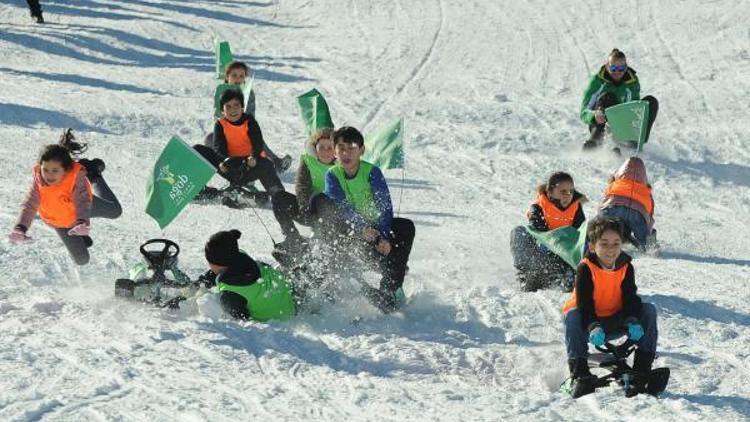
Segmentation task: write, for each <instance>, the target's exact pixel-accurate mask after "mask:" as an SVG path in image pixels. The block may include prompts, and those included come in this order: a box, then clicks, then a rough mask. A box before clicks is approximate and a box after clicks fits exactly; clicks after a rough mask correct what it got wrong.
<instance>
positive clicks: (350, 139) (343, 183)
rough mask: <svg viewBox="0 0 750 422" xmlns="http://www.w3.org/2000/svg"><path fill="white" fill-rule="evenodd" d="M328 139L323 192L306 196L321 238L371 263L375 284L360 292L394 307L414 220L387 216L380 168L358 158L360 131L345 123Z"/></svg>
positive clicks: (387, 198)
mask: <svg viewBox="0 0 750 422" xmlns="http://www.w3.org/2000/svg"><path fill="white" fill-rule="evenodd" d="M333 144H334V151H335V156H336V164H335V165H334V166H333V167H331V169H330V170H328V172H326V174H325V190H324V192H325V195H317V196H315V197H314V198H313V201H312V207H313V208H314V210H315V211H316V212H317V213H318V214H317V215H318V216H319V220H320V226H319V232H320V234H321V236H322V237H323V238H324V239H325V240H326V242H327V243H329V244H331V245H337V246H338V252H341V253H340V254H339V255H338V256H339V257H341V256H349V255H359V256H362V257H364V258H365V259H367V260H368V261H369V262H374V263H375V264H376V265H377V267H378V270H379V272H380V273H381V276H382V278H381V280H380V286H379V288H378V289H372V291H367V292H366V293H367V295H368V297H369V299H370V300H371V301H372V303H373V304H374V305H375V306H377V307H378V308H379V309H380V310H381V311H383V312H391V311H394V310H395V309H397V308H398V307H399V306H400V304H401V301H402V300H403V290H402V288H401V287H402V285H403V284H404V278H405V276H406V269H407V264H408V260H409V254H410V253H411V247H412V243H413V242H414V235H415V228H414V223H413V222H412V221H411V220H408V219H406V218H394V217H393V204H392V203H391V195H390V192H389V190H388V184H387V183H386V180H385V177H384V176H383V173H382V172H381V171H380V169H379V168H378V167H377V166H375V165H373V164H371V163H368V162H367V161H363V160H361V157H362V154H364V152H365V145H364V137H363V136H362V133H360V132H359V131H358V130H357V129H355V128H353V127H349V126H345V127H342V128H339V129H338V130H336V131H335V132H334V133H333ZM332 264H333V263H332Z"/></svg>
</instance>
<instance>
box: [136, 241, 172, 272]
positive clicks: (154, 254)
mask: <svg viewBox="0 0 750 422" xmlns="http://www.w3.org/2000/svg"><path fill="white" fill-rule="evenodd" d="M150 245H161V246H162V247H161V249H160V250H159V249H157V250H153V249H152V250H148V249H146V247H147V246H150ZM141 254H143V256H144V257H145V258H146V260H147V261H148V263H149V266H150V267H151V268H159V267H161V266H162V265H164V263H165V262H173V261H174V260H175V259H177V255H179V254H180V247H179V246H178V245H177V244H176V243H174V242H172V241H171V240H169V239H151V240H148V241H146V243H144V244H142V245H141Z"/></svg>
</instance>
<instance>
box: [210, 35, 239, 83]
mask: <svg viewBox="0 0 750 422" xmlns="http://www.w3.org/2000/svg"><path fill="white" fill-rule="evenodd" d="M214 49H215V51H216V79H219V80H222V81H223V80H224V69H226V68H227V65H228V64H229V63H232V62H233V61H234V57H233V56H232V49H231V48H230V47H229V41H220V40H219V39H218V38H217V39H216V40H215V41H214Z"/></svg>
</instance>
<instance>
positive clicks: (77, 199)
mask: <svg viewBox="0 0 750 422" xmlns="http://www.w3.org/2000/svg"><path fill="white" fill-rule="evenodd" d="M74 139H75V137H74V136H73V134H72V132H71V130H70V129H68V130H67V131H65V132H64V133H63V135H62V137H61V138H60V142H59V143H58V144H51V145H47V146H45V147H44V148H43V149H42V152H41V154H40V156H39V162H38V163H37V164H36V165H35V166H34V169H33V171H32V174H33V177H34V181H33V183H32V185H31V189H30V190H29V193H28V194H27V195H26V199H25V201H24V202H23V205H22V210H21V215H20V216H19V217H18V221H17V223H16V226H15V228H14V229H13V232H12V233H11V234H10V240H11V242H13V243H26V242H30V241H31V237H29V236H27V235H26V232H27V231H28V229H29V227H30V226H31V223H32V221H33V220H34V216H35V215H37V214H38V215H39V217H40V218H41V219H42V221H44V222H45V223H47V224H48V225H50V226H52V227H53V228H54V229H55V231H56V232H57V234H58V235H59V236H60V239H62V241H63V244H64V245H65V247H66V248H67V249H68V252H69V253H70V256H71V257H72V258H73V261H75V263H76V264H78V265H85V264H87V263H88V262H89V252H88V248H89V247H91V245H92V244H93V241H92V240H91V237H89V233H90V230H91V229H90V225H89V219H90V218H91V217H104V218H117V217H119V216H120V215H121V214H122V207H121V206H120V203H119V202H118V201H117V198H116V197H115V195H114V194H113V193H112V191H111V190H110V189H109V186H108V185H107V182H105V181H104V178H102V175H101V172H102V171H104V167H105V166H104V162H103V161H102V160H100V159H98V158H95V159H93V160H87V159H80V160H77V161H75V160H73V157H72V156H71V154H72V155H75V156H77V155H79V154H81V153H82V152H84V151H85V150H86V145H85V144H83V143H78V142H74Z"/></svg>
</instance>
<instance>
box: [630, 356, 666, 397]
mask: <svg viewBox="0 0 750 422" xmlns="http://www.w3.org/2000/svg"><path fill="white" fill-rule="evenodd" d="M655 357H656V356H655V355H654V354H653V353H650V352H644V351H641V350H640V349H638V350H636V351H635V357H634V358H633V378H632V381H631V386H630V388H629V389H628V388H626V390H625V396H627V397H633V396H635V395H636V394H642V393H648V394H650V395H652V396H655V395H657V394H659V393H661V392H662V391H664V389H665V388H666V387H667V382H668V381H669V368H658V369H651V368H652V366H653V363H654V358H655Z"/></svg>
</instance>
